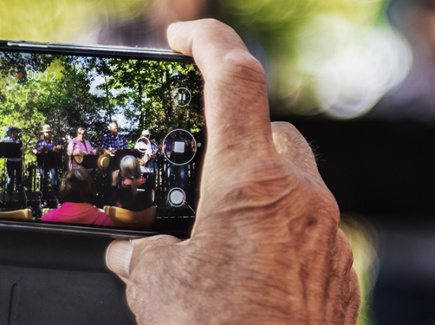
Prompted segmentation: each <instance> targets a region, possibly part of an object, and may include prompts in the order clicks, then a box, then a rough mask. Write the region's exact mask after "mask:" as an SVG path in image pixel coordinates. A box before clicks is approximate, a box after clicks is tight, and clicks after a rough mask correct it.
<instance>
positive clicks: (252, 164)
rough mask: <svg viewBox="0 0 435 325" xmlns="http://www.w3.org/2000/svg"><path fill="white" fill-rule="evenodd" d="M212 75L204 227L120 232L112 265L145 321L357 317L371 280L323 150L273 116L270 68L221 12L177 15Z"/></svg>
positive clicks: (183, 34)
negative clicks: (318, 152)
mask: <svg viewBox="0 0 435 325" xmlns="http://www.w3.org/2000/svg"><path fill="white" fill-rule="evenodd" d="M168 38H169V43H170V45H171V47H172V48H173V49H175V50H177V51H180V52H182V53H184V54H187V55H192V56H193V57H194V59H195V61H196V63H197V65H198V67H199V69H200V70H201V72H202V74H203V76H204V80H205V90H204V96H205V114H206V121H207V130H208V131H207V132H208V144H207V146H208V147H207V153H206V156H205V159H204V167H203V176H202V183H201V199H200V203H199V206H198V209H197V219H196V223H195V226H194V229H193V232H192V237H191V239H189V240H186V241H184V242H179V240H178V239H176V238H174V237H171V236H156V237H150V238H145V239H140V240H133V241H131V242H130V241H125V240H118V241H115V242H114V243H112V244H111V246H110V247H109V249H108V252H107V264H108V266H109V268H110V269H111V270H113V271H114V272H116V273H117V274H118V275H119V276H120V277H121V278H122V279H123V280H124V281H126V283H127V299H128V302H129V305H130V307H131V309H132V311H133V312H134V313H135V315H136V317H137V320H138V323H139V324H165V325H168V324H189V325H191V324H322V325H324V324H355V323H356V318H357V315H358V309H359V300H360V298H359V287H358V282H357V277H356V273H355V271H354V270H353V269H352V252H351V249H350V246H349V243H348V241H347V239H346V238H345V236H344V234H343V233H342V232H341V231H340V230H338V222H339V211H338V207H337V204H336V201H335V199H334V197H333V196H332V194H331V192H330V191H329V190H328V189H327V187H326V186H325V184H324V182H323V181H322V179H321V177H320V175H319V173H318V171H317V166H316V162H315V159H314V156H313V153H312V151H311V149H310V147H309V145H308V144H307V142H306V141H305V139H304V138H303V137H302V136H301V134H300V133H299V132H298V131H297V130H296V129H295V128H294V127H293V126H291V125H290V124H287V123H272V124H271V123H270V120H269V110H268V99H267V89H266V82H265V76H264V72H263V69H262V67H261V65H260V63H259V62H258V61H257V60H256V59H254V58H253V57H252V56H251V55H250V54H249V52H248V51H247V49H246V48H245V46H244V44H243V42H242V41H241V40H240V38H239V37H238V36H237V35H236V33H235V32H234V31H233V30H232V29H231V28H229V27H228V26H225V25H223V24H221V23H219V22H217V21H214V20H202V21H194V22H188V23H177V24H174V25H171V26H170V27H169V30H168Z"/></svg>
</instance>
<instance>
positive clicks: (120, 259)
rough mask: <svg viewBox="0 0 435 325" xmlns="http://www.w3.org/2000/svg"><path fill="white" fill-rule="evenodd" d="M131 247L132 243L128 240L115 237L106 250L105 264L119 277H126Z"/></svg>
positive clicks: (128, 270) (127, 275)
mask: <svg viewBox="0 0 435 325" xmlns="http://www.w3.org/2000/svg"><path fill="white" fill-rule="evenodd" d="M133 248H134V246H133V243H132V242H131V241H129V240H125V239H117V240H115V241H113V242H112V243H111V244H110V245H109V247H107V251H106V265H107V267H108V268H109V269H110V271H112V272H114V273H116V274H117V275H119V276H121V277H124V278H128V277H129V275H130V261H131V256H132V255H133Z"/></svg>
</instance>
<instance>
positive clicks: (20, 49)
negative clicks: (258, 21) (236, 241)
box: [0, 41, 205, 237]
mask: <svg viewBox="0 0 435 325" xmlns="http://www.w3.org/2000/svg"><path fill="white" fill-rule="evenodd" d="M202 91H203V80H202V77H201V74H200V72H199V70H198V69H197V67H196V65H195V64H194V62H193V59H192V58H191V57H188V56H184V55H182V54H179V53H175V52H171V51H167V50H153V49H141V48H128V47H105V46H86V45H73V44H51V43H50V44H39V43H29V42H22V41H0V103H1V111H0V176H1V177H0V178H1V180H2V182H0V186H1V188H0V227H17V226H19V227H24V228H28V229H39V230H41V229H42V230H48V231H60V232H83V233H88V234H89V233H95V234H108V235H110V236H115V237H116V236H129V237H131V236H146V235H150V234H155V233H169V234H174V235H179V236H186V235H187V234H189V232H190V229H191V227H192V225H193V223H194V220H195V217H196V208H197V204H198V200H199V182H200V174H201V168H202V153H203V151H204V148H205V122H204V115H203V94H202ZM14 130H15V131H14ZM17 142H18V143H19V144H20V145H19V146H18V147H20V148H21V152H22V155H21V156H20V154H19V153H17V152H18V149H17ZM123 164H128V166H125V165H123ZM128 168H130V169H128ZM72 169H80V170H81V172H83V171H85V172H86V176H87V177H88V176H89V177H90V178H91V179H92V183H93V186H94V189H93V190H91V192H93V196H92V200H91V201H92V202H89V201H90V200H89V197H90V195H91V194H90V193H91V192H88V189H85V188H83V189H82V190H81V191H80V193H79V194H77V193H76V192H77V191H76V192H74V193H75V194H74V193H72V194H71V193H69V194H68V193H67V194H65V191H66V188H68V186H70V184H68V183H67V181H71V180H70V178H69V177H70V175H71V172H70V170H72ZM132 170H133V171H132ZM137 170H140V175H138V174H137V173H136V172H137ZM132 179H133V180H134V181H135V182H134V183H135V184H134V185H133V182H132ZM132 187H134V188H135V189H134V190H133V189H132ZM126 188H127V189H128V190H125V189H126ZM117 195H118V196H117ZM87 198H88V199H87ZM71 201H76V202H71ZM83 201H86V202H85V203H91V204H92V207H93V208H94V211H95V208H98V209H99V211H100V212H104V213H106V214H107V215H109V216H110V218H111V219H112V221H113V222H114V223H115V225H113V224H112V225H108V223H107V222H106V223H105V222H101V221H100V222H99V221H95V220H93V221H92V220H88V219H86V217H80V216H81V214H82V211H81V210H80V209H79V208H77V204H80V203H82V202H83ZM70 203H73V204H70ZM68 206H71V207H70V209H69V210H68ZM26 208H28V210H27V211H28V212H27V217H22V216H19V217H16V216H15V215H14V214H13V213H12V212H14V211H19V210H22V209H26ZM56 209H57V210H58V209H61V210H62V214H61V215H57V216H56V218H48V217H47V218H48V219H47V218H46V217H45V216H50V215H52V211H54V210H56ZM69 211H70V212H71V213H70V216H68V213H69ZM145 211H146V212H145ZM83 213H84V214H86V213H87V212H83ZM17 218H19V219H20V220H17Z"/></svg>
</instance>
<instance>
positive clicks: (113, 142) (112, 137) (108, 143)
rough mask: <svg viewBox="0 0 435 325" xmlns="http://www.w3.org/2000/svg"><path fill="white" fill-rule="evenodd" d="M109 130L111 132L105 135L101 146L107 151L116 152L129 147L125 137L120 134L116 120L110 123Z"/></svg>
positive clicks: (109, 152)
mask: <svg viewBox="0 0 435 325" xmlns="http://www.w3.org/2000/svg"><path fill="white" fill-rule="evenodd" d="M109 131H110V133H109V134H107V135H106V136H105V137H104V139H103V144H102V146H101V147H102V148H103V150H104V152H105V153H108V154H115V153H116V151H118V150H119V149H128V148H129V147H128V144H127V141H126V140H125V137H124V136H123V135H121V134H118V124H117V123H116V122H111V123H110V124H109Z"/></svg>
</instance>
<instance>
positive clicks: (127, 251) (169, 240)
mask: <svg viewBox="0 0 435 325" xmlns="http://www.w3.org/2000/svg"><path fill="white" fill-rule="evenodd" d="M178 242H180V239H178V238H176V237H173V236H168V235H159V236H153V237H147V238H141V239H131V240H127V239H117V240H114V241H113V242H112V243H111V244H110V245H109V247H107V250H106V265H107V267H108V268H109V270H111V271H112V272H113V273H115V274H116V275H118V276H119V277H120V278H121V280H123V281H124V282H127V281H128V279H129V277H130V273H131V271H132V270H133V268H134V266H135V265H136V264H137V261H138V260H139V259H140V258H141V256H142V255H144V254H145V253H147V252H148V251H150V250H152V249H154V248H156V247H161V246H171V245H174V244H176V243H178Z"/></svg>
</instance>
